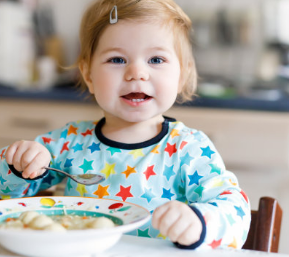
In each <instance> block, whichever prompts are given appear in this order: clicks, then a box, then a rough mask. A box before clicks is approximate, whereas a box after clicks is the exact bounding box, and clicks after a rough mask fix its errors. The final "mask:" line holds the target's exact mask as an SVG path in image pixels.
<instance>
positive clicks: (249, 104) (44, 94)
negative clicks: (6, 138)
mask: <svg viewBox="0 0 289 257" xmlns="http://www.w3.org/2000/svg"><path fill="white" fill-rule="evenodd" d="M1 98H6V99H7V98H8V99H9V98H11V99H22V100H24V99H27V100H36V99H37V100H43V101H46V100H47V101H49V100H53V101H73V102H81V103H88V104H89V103H91V102H92V101H93V100H92V98H89V93H88V92H81V91H80V90H79V89H78V88H76V87H75V86H74V85H72V84H66V85H61V86H55V87H53V88H50V89H47V90H35V89H26V90H17V89H15V88H13V87H8V86H3V85H1V84H0V101H1ZM182 105H183V106H190V107H202V108H221V109H238V110H257V111H272V112H289V96H288V95H286V94H282V95H280V97H279V98H278V99H277V100H266V99H259V98H254V97H241V96H234V97H230V98H210V97H196V98H195V99H194V100H193V101H191V102H187V103H185V104H182Z"/></svg>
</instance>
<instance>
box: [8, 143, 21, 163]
mask: <svg viewBox="0 0 289 257" xmlns="http://www.w3.org/2000/svg"><path fill="white" fill-rule="evenodd" d="M19 143H20V142H19V141H18V142H15V143H13V144H12V145H10V146H9V147H8V148H7V150H6V153H5V158H6V162H7V163H8V164H9V165H12V163H13V157H14V154H15V152H16V151H17V149H18V146H19Z"/></svg>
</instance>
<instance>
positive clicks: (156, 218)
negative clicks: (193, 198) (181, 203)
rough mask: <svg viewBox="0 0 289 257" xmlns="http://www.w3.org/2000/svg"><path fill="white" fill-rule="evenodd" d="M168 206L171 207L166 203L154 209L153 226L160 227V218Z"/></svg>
mask: <svg viewBox="0 0 289 257" xmlns="http://www.w3.org/2000/svg"><path fill="white" fill-rule="evenodd" d="M168 208H169V207H168V205H167V204H164V205H162V206H160V207H158V208H156V209H155V210H154V212H153V217H152V226H153V227H154V228H155V229H159V225H160V219H161V217H162V216H163V214H164V213H165V212H166V211H167V210H168Z"/></svg>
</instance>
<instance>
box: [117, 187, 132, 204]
mask: <svg viewBox="0 0 289 257" xmlns="http://www.w3.org/2000/svg"><path fill="white" fill-rule="evenodd" d="M130 189H131V186H129V187H123V186H120V191H119V192H118V193H117V194H116V196H120V197H121V198H122V200H123V201H125V200H126V199H127V198H128V197H133V195H132V194H131V193H130Z"/></svg>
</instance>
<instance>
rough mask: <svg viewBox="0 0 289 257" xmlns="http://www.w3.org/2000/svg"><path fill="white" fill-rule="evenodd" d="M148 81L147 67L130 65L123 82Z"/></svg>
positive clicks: (139, 64) (136, 64)
mask: <svg viewBox="0 0 289 257" xmlns="http://www.w3.org/2000/svg"><path fill="white" fill-rule="evenodd" d="M148 79H149V72H148V70H147V67H145V65H144V64H142V63H130V64H129V65H128V66H127V68H126V72H125V80H127V81H131V80H143V81H146V80H148Z"/></svg>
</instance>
